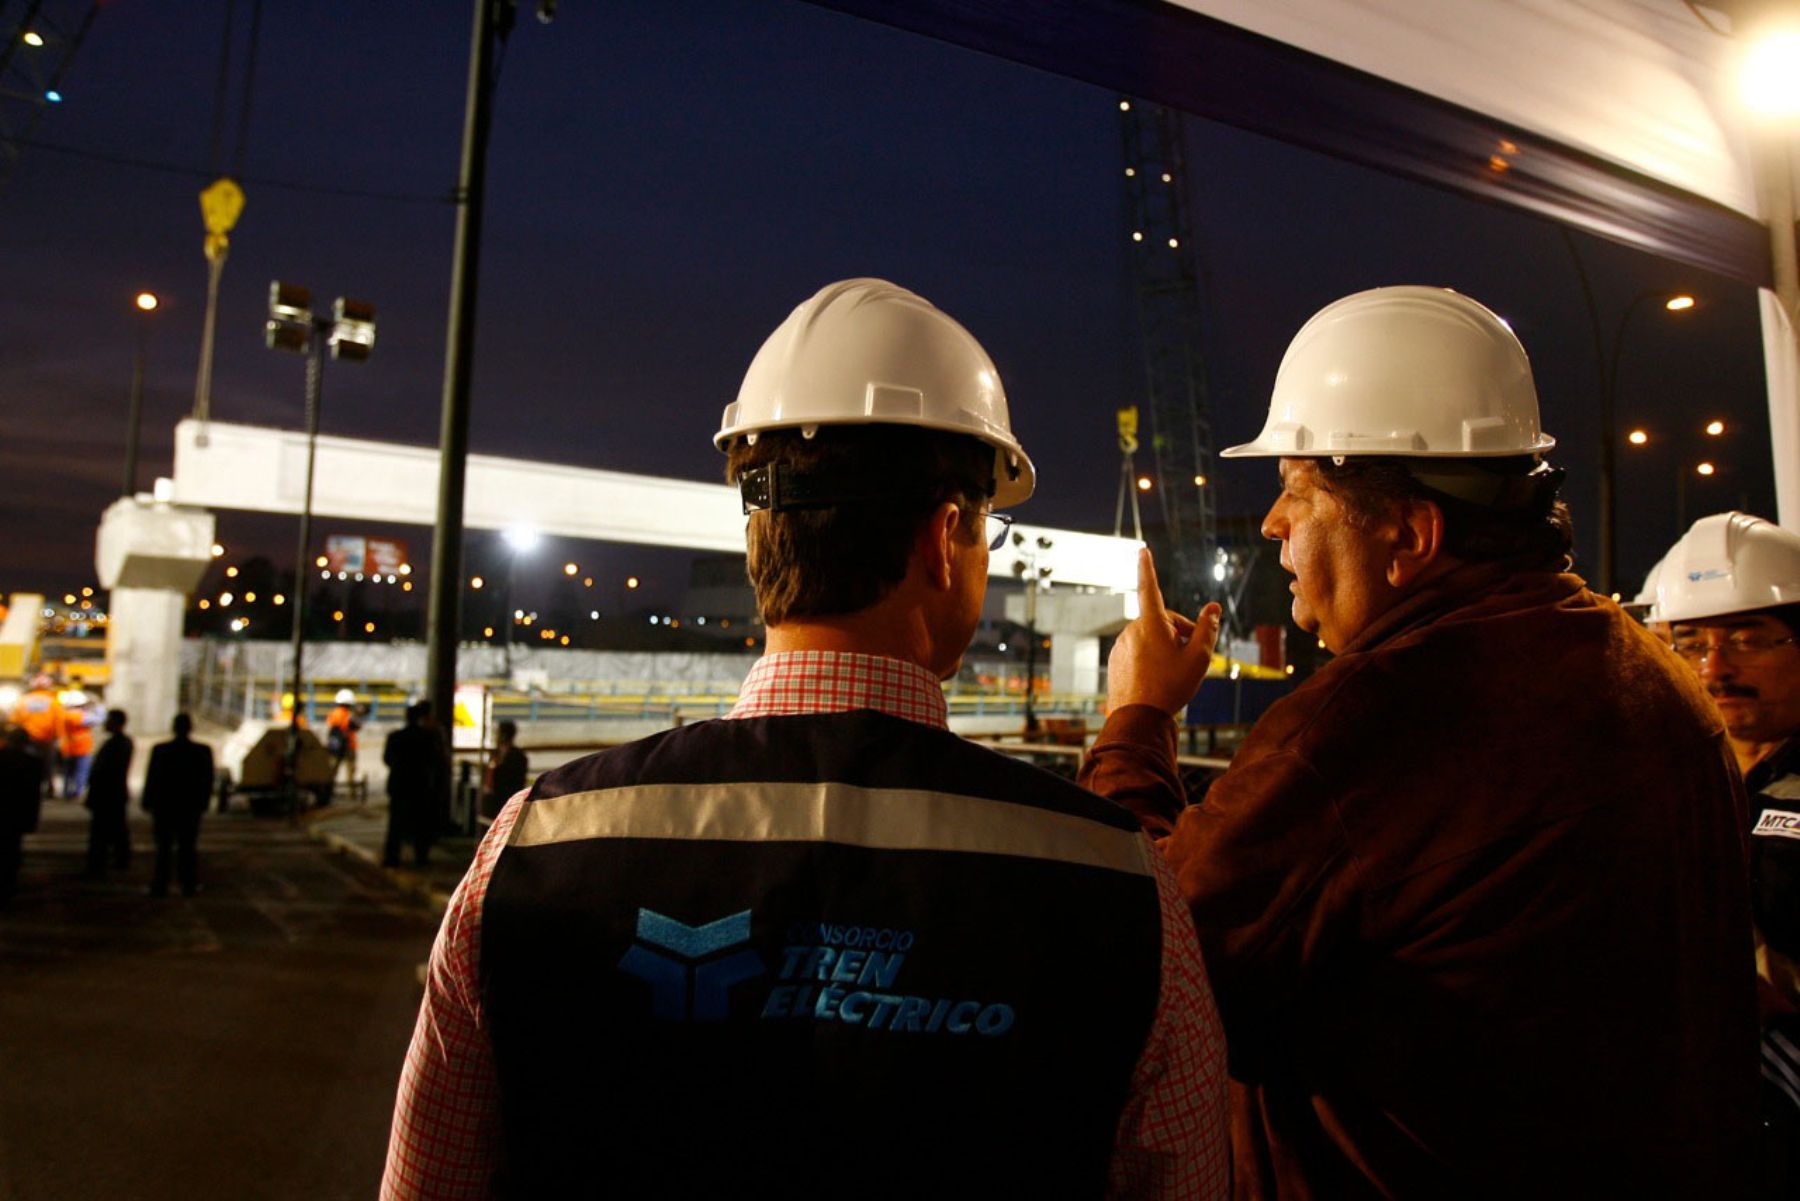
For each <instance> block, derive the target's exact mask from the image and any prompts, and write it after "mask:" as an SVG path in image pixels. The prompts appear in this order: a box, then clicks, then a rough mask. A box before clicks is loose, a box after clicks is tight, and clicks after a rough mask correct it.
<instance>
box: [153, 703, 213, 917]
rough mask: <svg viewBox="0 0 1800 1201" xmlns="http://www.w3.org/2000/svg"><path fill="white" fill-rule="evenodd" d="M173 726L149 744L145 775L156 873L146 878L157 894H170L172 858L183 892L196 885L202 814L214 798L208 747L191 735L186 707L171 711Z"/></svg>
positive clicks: (190, 892)
mask: <svg viewBox="0 0 1800 1201" xmlns="http://www.w3.org/2000/svg"><path fill="white" fill-rule="evenodd" d="M174 732H175V737H174V738H172V739H170V740H169V741H168V742H161V743H158V744H157V745H156V746H154V747H152V748H151V750H150V770H149V771H148V772H147V773H146V774H145V776H144V798H143V805H144V809H145V811H146V812H148V813H149V814H150V816H151V831H152V833H153V834H154V835H155V838H156V874H155V876H154V877H153V878H152V879H151V881H150V895H151V896H155V897H162V896H167V895H168V894H169V868H170V866H171V865H170V859H171V858H173V859H174V864H173V866H174V868H175V874H176V875H178V876H179V877H180V878H181V895H182V896H184V897H191V896H193V895H194V893H195V892H197V891H199V888H200V855H199V851H198V849H197V844H198V843H199V840H200V815H201V814H203V813H205V812H206V805H207V802H208V801H210V800H211V799H212V786H213V756H212V748H211V747H209V746H207V745H206V744H205V743H203V742H195V741H194V740H193V738H192V734H193V732H194V719H193V718H191V717H189V716H188V715H187V714H185V713H178V714H176V715H175V725H174Z"/></svg>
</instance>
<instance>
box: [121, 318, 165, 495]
mask: <svg viewBox="0 0 1800 1201" xmlns="http://www.w3.org/2000/svg"><path fill="white" fill-rule="evenodd" d="M160 303H161V301H159V300H158V299H157V298H156V293H154V292H139V293H138V294H137V299H136V300H135V301H133V304H135V305H136V307H137V320H136V322H135V324H136V325H137V350H136V353H134V354H133V355H132V358H131V400H130V403H129V406H128V409H127V416H126V418H125V486H124V488H123V489H121V490H120V493H119V495H121V496H126V497H131V496H136V495H137V464H138V431H139V430H140V429H141V428H142V426H143V418H144V344H145V341H146V340H147V339H148V337H149V334H150V314H151V313H154V312H155V311H156V306H157V305H158V304H160Z"/></svg>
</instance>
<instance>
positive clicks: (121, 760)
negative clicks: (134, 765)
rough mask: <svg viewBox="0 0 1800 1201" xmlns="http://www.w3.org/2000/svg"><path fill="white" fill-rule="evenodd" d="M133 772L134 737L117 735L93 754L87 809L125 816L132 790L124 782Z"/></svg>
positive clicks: (86, 802)
mask: <svg viewBox="0 0 1800 1201" xmlns="http://www.w3.org/2000/svg"><path fill="white" fill-rule="evenodd" d="M130 771H131V738H130V736H129V735H126V734H114V735H112V736H111V737H110V738H108V739H107V740H106V741H105V742H103V743H101V744H100V749H99V750H98V751H96V752H95V753H94V765H93V767H92V768H91V769H90V770H89V772H88V792H87V800H86V801H85V802H84V803H85V804H86V805H87V807H88V808H89V809H92V810H93V811H94V812H95V813H119V814H123V813H124V812H125V808H126V806H127V805H129V804H130V803H131V793H130V789H129V787H128V786H127V784H126V782H125V778H126V776H127V775H128V774H129V773H130Z"/></svg>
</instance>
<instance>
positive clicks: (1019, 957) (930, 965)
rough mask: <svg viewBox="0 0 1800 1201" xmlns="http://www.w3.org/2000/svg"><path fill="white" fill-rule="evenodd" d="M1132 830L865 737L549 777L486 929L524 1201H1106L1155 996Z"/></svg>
mask: <svg viewBox="0 0 1800 1201" xmlns="http://www.w3.org/2000/svg"><path fill="white" fill-rule="evenodd" d="M1152 853H1153V852H1152V851H1151V850H1150V848H1149V846H1148V844H1147V843H1146V842H1145V841H1144V839H1143V837H1142V836H1141V835H1140V834H1139V832H1138V827H1137V823H1136V821H1135V820H1134V819H1133V818H1132V817H1131V816H1130V815H1129V814H1128V813H1126V812H1125V811H1124V810H1123V809H1121V808H1119V807H1117V806H1115V805H1113V804H1112V803H1110V802H1108V801H1105V800H1102V799H1101V798H1099V797H1096V796H1094V795H1092V794H1090V793H1088V792H1085V791H1083V790H1081V789H1079V788H1077V787H1075V786H1074V785H1073V784H1071V783H1069V782H1068V781H1066V780H1062V779H1059V778H1057V777H1055V776H1052V775H1050V774H1049V773H1047V772H1043V771H1040V770H1038V769H1037V768H1034V767H1030V766H1028V765H1026V764H1023V763H1019V762H1017V761H1015V760H1012V759H1009V758H1007V757H1005V756H1003V755H1000V754H996V753H995V752H993V751H991V750H989V749H986V748H983V747H980V746H976V745H974V744H972V743H969V742H966V741H965V740H963V739H962V738H960V737H957V736H956V735H954V734H951V733H949V732H947V731H944V730H940V729H936V728H934V727H931V726H925V725H920V724H918V723H916V722H910V721H905V720H902V719H900V718H896V717H890V716H887V715H885V714H881V713H878V712H874V711H870V710H859V711H855V712H849V713H834V714H807V715H794V716H782V717H762V718H751V719H746V720H737V721H711V722H704V723H700V724H697V725H690V726H685V727H682V728H680V729H677V730H672V731H669V732H667V733H665V734H661V735H658V736H656V737H652V738H649V739H645V740H643V741H641V742H636V743H633V744H631V745H629V746H625V747H620V748H617V749H616V750H611V751H606V752H603V753H601V754H598V755H592V756H589V757H587V758H585V759H581V760H579V761H577V762H575V763H572V764H569V765H568V766H566V767H563V768H560V769H558V770H556V771H553V772H550V773H548V774H546V775H545V776H543V777H542V778H540V779H539V780H538V782H537V785H536V787H534V788H533V790H532V792H531V795H530V797H529V798H528V799H527V801H526V802H525V805H524V808H523V810H522V812H521V813H520V815H519V819H518V823H517V825H516V826H515V827H514V830H513V833H512V838H511V840H510V841H509V842H508V844H507V846H506V849H505V850H504V852H502V853H501V855H500V856H499V858H498V860H497V861H496V865H495V869H494V874H493V877H492V880H491V881H490V884H489V888H488V893H487V898H486V902H485V905H484V908H483V910H482V917H481V922H482V933H481V942H480V979H481V994H482V1003H483V1007H484V1010H485V1014H486V1017H487V1021H488V1026H489V1031H490V1036H491V1039H492V1044H493V1050H494V1059H495V1065H496V1068H497V1071H498V1074H499V1081H500V1096H501V1103H500V1106H501V1112H502V1117H503V1121H504V1126H505V1152H504V1162H503V1167H502V1170H501V1175H500V1179H499V1181H498V1182H497V1183H498V1185H499V1191H500V1192H501V1193H502V1194H503V1195H506V1196H514V1197H534V1198H535V1197H546V1198H548V1197H555V1198H565V1197H583V1196H602V1195H604V1196H610V1197H688V1196H717V1197H758V1196H782V1197H811V1196H845V1197H925V1196H940V1197H941V1196H962V1195H978V1194H979V1195H985V1196H989V1197H1011V1196H1031V1197H1099V1196H1101V1195H1103V1194H1104V1192H1105V1186H1106V1180H1107V1167H1108V1163H1109V1160H1110V1158H1111V1153H1112V1146H1113V1141H1114V1135H1115V1132H1116V1128H1117V1125H1118V1119H1119V1114H1120V1111H1121V1109H1122V1107H1123V1105H1124V1103H1125V1101H1126V1098H1127V1095H1128V1089H1129V1083H1130V1077H1131V1074H1132V1070H1133V1068H1134V1066H1135V1065H1136V1063H1137V1061H1138V1058H1139V1056H1140V1054H1141V1052H1142V1050H1143V1047H1144V1043H1145V1040H1146V1038H1147V1037H1148V1034H1149V1030H1150V1026H1151V1023H1152V1020H1153V1017H1154V1014H1155V1010H1156V1005H1157V999H1158V992H1159V986H1160V983H1161V968H1162V947H1161V939H1162V932H1161V914H1160V910H1159V908H1158V901H1157V894H1156V885H1155V881H1154V879H1153V878H1152V876H1151V874H1150V866H1149V862H1148V856H1149V854H1152Z"/></svg>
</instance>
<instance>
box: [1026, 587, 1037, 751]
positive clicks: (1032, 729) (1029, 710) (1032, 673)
mask: <svg viewBox="0 0 1800 1201" xmlns="http://www.w3.org/2000/svg"><path fill="white" fill-rule="evenodd" d="M1037 590H1038V584H1037V578H1036V573H1033V574H1032V575H1031V576H1030V577H1028V578H1027V579H1026V581H1025V636H1026V639H1027V641H1026V643H1025V733H1027V734H1035V733H1037V707H1036V704H1035V697H1034V694H1035V693H1036V692H1037V651H1038V632H1037Z"/></svg>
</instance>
